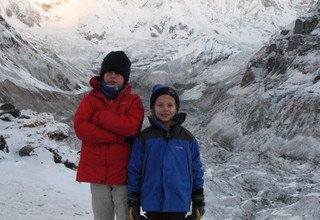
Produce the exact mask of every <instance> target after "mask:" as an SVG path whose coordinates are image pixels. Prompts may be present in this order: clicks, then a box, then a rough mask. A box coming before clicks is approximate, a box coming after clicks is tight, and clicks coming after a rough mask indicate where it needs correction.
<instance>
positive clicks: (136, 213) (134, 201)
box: [128, 192, 141, 220]
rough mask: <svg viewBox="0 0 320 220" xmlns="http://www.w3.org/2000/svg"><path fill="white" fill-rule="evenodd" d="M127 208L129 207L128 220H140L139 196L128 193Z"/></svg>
mask: <svg viewBox="0 0 320 220" xmlns="http://www.w3.org/2000/svg"><path fill="white" fill-rule="evenodd" d="M128 206H129V219H130V220H141V217H140V194H139V193H134V192H132V193H130V194H129V195H128Z"/></svg>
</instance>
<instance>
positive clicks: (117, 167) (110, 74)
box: [74, 51, 144, 220]
mask: <svg viewBox="0 0 320 220" xmlns="http://www.w3.org/2000/svg"><path fill="white" fill-rule="evenodd" d="M130 66H131V62H130V60H129V58H128V57H127V55H126V54H125V53H124V52H123V51H112V52H110V53H109V54H108V55H107V56H106V57H105V58H104V60H103V62H102V64H101V70H100V76H95V77H93V78H92V79H91V80H90V85H91V86H92V87H93V89H92V90H91V91H90V92H89V93H88V94H86V95H85V96H84V98H83V99H82V101H81V103H80V105H79V106H78V109H77V110H76V112H75V115H74V129H75V132H76V134H77V136H78V138H79V139H80V140H81V141H82V146H81V155H80V161H79V165H78V171H77V181H79V182H88V183H90V188H91V194H92V208H93V214H94V219H95V220H98V219H99V220H102V219H105V220H113V219H114V216H115V215H116V216H117V219H118V220H127V219H128V216H129V214H128V206H127V194H128V193H127V186H126V184H127V176H128V172H127V165H128V162H129V157H130V151H131V149H130V143H129V142H130V141H129V140H130V139H132V138H134V137H135V136H137V135H138V133H139V132H140V129H141V125H142V122H143V117H144V109H143V105H142V102H141V99H140V97H139V95H137V94H131V86H130V83H128V80H129V75H130Z"/></svg>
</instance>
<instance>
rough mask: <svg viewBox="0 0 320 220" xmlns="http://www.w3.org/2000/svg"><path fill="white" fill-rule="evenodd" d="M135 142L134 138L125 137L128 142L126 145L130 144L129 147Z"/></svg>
mask: <svg viewBox="0 0 320 220" xmlns="http://www.w3.org/2000/svg"><path fill="white" fill-rule="evenodd" d="M133 141H134V138H133V137H125V138H124V142H126V143H127V144H129V145H132V144H133Z"/></svg>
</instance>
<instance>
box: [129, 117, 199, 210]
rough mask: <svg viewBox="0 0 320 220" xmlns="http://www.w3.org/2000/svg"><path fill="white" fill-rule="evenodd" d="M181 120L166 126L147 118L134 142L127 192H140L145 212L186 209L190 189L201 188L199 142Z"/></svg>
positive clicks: (187, 208) (189, 198)
mask: <svg viewBox="0 0 320 220" xmlns="http://www.w3.org/2000/svg"><path fill="white" fill-rule="evenodd" d="M179 114H181V113H179ZM184 119H185V116H184V117H183V120H180V122H178V123H177V124H175V125H173V126H172V127H171V128H170V129H166V128H164V127H162V125H161V124H160V122H159V121H158V120H156V119H155V118H149V121H150V123H151V126H150V127H148V128H146V129H144V130H143V131H142V132H141V133H140V134H139V136H138V137H137V138H136V139H135V141H134V143H133V146H132V153H131V158H130V162H129V165H128V171H129V175H128V191H129V193H140V199H141V205H142V209H143V210H144V211H160V212H187V211H189V208H190V202H191V194H192V191H193V190H196V189H199V188H203V171H202V163H201V161H200V153H199V145H198V143H197V141H196V139H195V138H194V136H193V135H192V134H191V133H190V132H189V131H188V130H187V129H185V128H184V127H182V126H181V124H182V123H183V121H184Z"/></svg>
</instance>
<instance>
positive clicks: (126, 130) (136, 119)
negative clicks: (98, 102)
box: [94, 95, 144, 137]
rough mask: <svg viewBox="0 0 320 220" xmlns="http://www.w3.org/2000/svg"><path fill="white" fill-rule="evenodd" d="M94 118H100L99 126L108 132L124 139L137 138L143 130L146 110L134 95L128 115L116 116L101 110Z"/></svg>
mask: <svg viewBox="0 0 320 220" xmlns="http://www.w3.org/2000/svg"><path fill="white" fill-rule="evenodd" d="M94 117H98V119H97V121H98V123H99V125H100V126H102V127H103V128H105V129H106V130H108V131H111V132H113V133H115V134H118V135H121V136H123V137H136V136H137V135H138V134H139V132H140V130H141V126H142V122H143V117H144V108H143V105H142V101H141V99H140V97H139V96H138V95H134V99H133V101H132V102H131V105H130V107H129V111H128V112H127V113H126V114H116V113H113V112H111V111H108V110H101V111H98V112H97V113H96V114H95V116H94ZM94 120H96V119H94Z"/></svg>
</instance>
